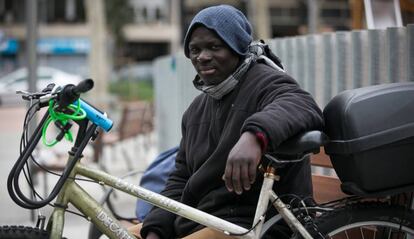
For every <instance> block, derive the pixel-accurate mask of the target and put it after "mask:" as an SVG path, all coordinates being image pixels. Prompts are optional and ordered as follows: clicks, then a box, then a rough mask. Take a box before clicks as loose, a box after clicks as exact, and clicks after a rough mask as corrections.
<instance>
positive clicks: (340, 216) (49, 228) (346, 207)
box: [0, 80, 414, 239]
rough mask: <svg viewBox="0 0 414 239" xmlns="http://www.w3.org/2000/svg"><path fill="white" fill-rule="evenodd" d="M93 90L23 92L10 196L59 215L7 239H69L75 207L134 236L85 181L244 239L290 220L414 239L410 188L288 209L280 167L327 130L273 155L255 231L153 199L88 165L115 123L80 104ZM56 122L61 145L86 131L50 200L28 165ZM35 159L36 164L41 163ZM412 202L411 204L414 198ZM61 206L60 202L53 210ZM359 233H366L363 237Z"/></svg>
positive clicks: (317, 230) (315, 148) (108, 229)
mask: <svg viewBox="0 0 414 239" xmlns="http://www.w3.org/2000/svg"><path fill="white" fill-rule="evenodd" d="M92 87H93V81H92V80H85V81H82V82H81V83H80V84H79V85H77V86H74V85H67V86H65V87H63V88H62V87H60V88H59V87H53V86H48V87H47V88H46V89H44V90H43V91H42V92H39V93H27V92H25V93H23V99H25V100H29V101H31V102H32V104H31V107H30V108H29V109H28V114H27V115H26V119H25V121H24V122H25V123H24V132H23V134H22V143H21V150H20V151H21V154H20V157H19V158H18V160H17V161H16V164H15V165H14V166H13V168H12V170H11V172H10V174H9V177H8V182H7V184H8V191H9V194H10V196H11V198H12V199H13V201H14V202H15V203H16V204H18V205H19V206H21V207H23V208H26V209H37V208H41V207H44V206H46V205H48V204H49V205H51V206H53V207H54V210H53V212H52V214H51V215H50V218H49V221H48V222H47V225H46V226H45V222H46V219H45V217H44V216H39V218H38V222H37V225H36V227H35V228H33V227H18V226H1V227H0V238H35V239H37V238H53V239H55V238H62V233H63V228H64V214H65V212H67V211H68V210H67V207H68V204H69V203H70V204H72V205H73V206H75V208H77V209H78V210H79V211H80V212H81V214H82V215H83V216H84V217H86V218H87V219H88V220H89V221H91V223H93V224H95V225H96V227H97V228H98V229H99V230H100V231H101V232H102V233H103V234H105V235H107V236H108V237H109V238H134V237H133V236H132V235H131V234H130V233H129V232H128V231H127V230H126V229H125V228H122V227H121V224H120V222H119V221H118V220H117V219H116V218H114V217H113V216H112V214H111V212H110V211H108V210H107V209H105V208H103V207H102V206H101V205H100V204H99V203H98V202H97V201H96V200H95V199H94V198H92V197H91V196H90V195H89V194H88V193H87V192H86V191H85V190H83V189H82V188H81V187H80V186H79V185H78V184H77V183H76V181H77V180H81V179H80V178H79V176H82V177H84V178H87V179H89V180H91V181H94V182H97V183H99V184H101V185H105V186H108V187H110V188H114V189H116V190H119V191H122V192H125V193H127V194H130V195H131V196H134V197H137V198H140V199H142V200H145V201H147V202H149V203H151V204H153V205H154V206H157V207H160V208H163V209H165V210H168V211H170V212H172V213H175V214H177V215H180V216H183V217H185V218H188V219H190V220H193V221H195V222H198V223H200V224H202V225H205V226H207V227H211V228H213V229H216V230H219V231H222V232H224V233H226V234H228V235H232V236H237V237H239V238H259V237H261V236H263V235H264V234H265V233H266V232H267V231H268V230H269V229H270V228H271V227H272V226H273V225H274V224H275V223H277V222H279V221H284V222H286V224H287V225H288V226H289V227H290V229H291V230H292V233H291V238H325V237H330V238H344V236H345V237H346V238H349V236H352V238H365V236H366V235H367V234H370V235H375V236H377V235H381V236H384V235H388V238H400V237H399V236H401V235H402V236H403V238H412V237H413V235H414V212H413V211H412V210H411V209H410V208H409V206H407V205H409V204H405V205H406V206H405V207H404V206H399V205H392V204H390V201H391V200H393V198H392V197H390V196H391V195H395V194H401V193H402V192H404V191H405V190H407V188H410V189H412V187H401V186H398V187H395V188H394V189H393V190H392V191H389V190H379V191H376V192H375V193H366V191H363V190H362V189H361V188H360V187H358V185H353V186H352V185H351V186H349V187H348V188H347V191H348V192H352V191H353V192H357V193H355V194H356V195H358V190H360V191H361V192H363V193H362V194H361V195H362V196H351V197H346V198H344V199H341V200H337V201H333V202H329V203H327V204H323V205H306V204H305V203H304V199H298V201H296V202H292V201H291V202H289V203H285V202H283V200H282V199H283V198H282V197H279V196H278V195H276V194H275V192H274V191H273V190H272V186H273V182H274V180H277V177H278V176H277V173H276V172H277V168H278V167H279V166H280V165H283V164H286V163H295V162H298V161H301V160H306V159H307V158H308V156H309V155H310V154H313V153H318V152H319V150H320V147H321V146H323V145H325V144H328V143H332V142H333V141H332V139H328V137H327V136H326V135H325V134H324V133H323V132H320V131H310V132H303V133H301V134H299V135H297V136H294V137H292V138H291V139H288V140H287V141H285V142H283V143H282V144H281V145H280V146H279V148H278V150H277V153H274V154H272V155H270V154H269V155H266V157H267V161H268V162H267V164H266V165H265V166H264V167H262V168H261V171H262V173H263V174H264V181H263V185H262V190H261V192H260V196H259V201H258V204H257V210H256V213H255V216H254V220H253V225H252V227H251V228H249V229H246V228H243V227H240V226H238V225H236V224H233V223H230V222H227V221H225V220H223V219H220V218H217V217H215V216H212V215H210V214H208V213H205V212H202V211H200V210H198V209H195V208H192V207H189V206H187V205H184V204H182V203H180V202H177V201H174V200H171V199H169V198H167V197H164V196H162V195H159V194H157V193H153V192H151V191H148V190H146V189H143V188H141V187H139V186H136V185H134V184H131V183H129V182H127V181H124V180H123V179H121V178H118V177H114V176H112V175H110V174H108V173H106V172H103V171H100V170H97V169H93V168H89V167H86V166H85V165H83V164H82V163H81V162H80V160H81V158H82V151H83V149H84V148H85V147H86V145H87V144H88V142H89V141H90V140H93V139H94V138H96V137H97V135H98V133H99V130H98V128H102V129H103V130H105V131H109V130H110V129H111V127H112V124H113V123H112V121H111V120H110V119H109V118H108V117H107V115H106V114H105V113H103V112H101V111H99V110H97V109H96V108H95V107H93V106H92V105H91V104H89V103H88V102H86V101H84V100H82V99H81V98H80V94H81V93H84V92H87V91H89V90H90V89H92ZM412 88H414V84H413V87H412ZM45 107H49V109H48V111H46V112H45V114H44V116H43V118H42V120H41V121H40V123H39V125H38V126H37V128H36V129H35V131H34V133H33V135H32V136H31V137H30V139H29V140H27V125H28V122H29V121H30V119H31V118H32V116H33V115H34V114H35V113H36V112H38V111H39V110H40V109H42V108H45ZM51 118H55V119H59V118H60V120H57V121H56V122H55V124H56V125H57V126H58V128H59V129H60V133H59V134H58V136H57V140H56V141H59V140H60V139H62V138H63V137H68V138H70V137H71V136H70V133H69V129H70V127H71V125H72V123H73V122H75V123H76V124H77V125H78V132H77V135H76V140H75V143H74V146H73V147H72V148H71V150H70V151H69V159H68V162H67V165H66V167H65V170H64V171H63V173H62V175H61V176H60V178H59V180H58V182H57V183H56V185H55V186H54V188H53V190H52V192H51V193H50V194H49V196H48V197H46V198H42V197H40V195H38V194H37V193H36V191H35V190H34V188H33V184H32V181H31V180H30V170H28V169H27V168H26V169H24V167H25V165H26V164H27V161H28V159H30V158H31V154H32V151H33V150H34V148H35V147H36V145H37V144H38V142H39V140H40V139H41V138H42V135H44V133H42V132H44V127H45V125H46V126H47V125H48V124H50V122H51ZM70 122H72V123H70ZM32 160H33V161H34V162H35V160H34V159H32ZM334 167H335V169H336V170H337V169H339V168H338V165H335V164H334ZM22 171H23V172H24V174H25V175H26V177H27V181H28V183H29V185H30V186H31V187H32V188H33V194H34V197H35V199H31V198H28V197H27V196H26V195H24V194H23V193H22V191H21V190H20V187H19V177H20V175H21V172H22ZM339 176H340V177H341V175H339ZM82 179H83V178H82ZM354 189H358V190H354ZM364 193H366V194H364ZM378 196H382V198H380V199H376V198H375V199H374V200H370V199H369V197H378ZM384 196H385V197H384ZM36 198H38V199H39V200H36ZM409 199H410V200H411V199H412V197H410V198H409ZM53 200H55V202H54V203H53V204H51V202H52V201H53ZM270 205H272V206H274V207H275V208H276V210H277V211H278V212H279V214H277V215H275V216H273V217H272V218H270V219H268V220H267V221H265V219H266V218H265V216H266V212H267V211H268V208H269V206H270ZM354 233H359V234H360V235H359V236H358V237H356V236H354ZM396 236H397V237H396Z"/></svg>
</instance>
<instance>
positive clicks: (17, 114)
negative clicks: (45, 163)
mask: <svg viewBox="0 0 414 239" xmlns="http://www.w3.org/2000/svg"><path fill="white" fill-rule="evenodd" d="M24 114H25V108H23V107H20V108H18V107H14V108H0V159H1V160H0V191H1V194H0V212H1V213H0V225H16V224H19V225H31V226H34V225H35V222H31V220H30V215H31V214H30V211H29V210H26V209H23V208H20V207H19V206H17V205H15V203H14V202H13V201H12V200H11V198H10V196H9V195H8V192H7V183H6V182H7V176H8V174H9V171H10V169H11V167H12V166H13V163H14V162H15V161H16V159H17V157H18V148H19V140H20V134H21V131H22V130H21V127H22V122H23V119H24ZM138 141H139V140H138ZM153 145H154V144H153ZM124 147H126V149H127V151H128V152H136V151H137V150H136V147H137V146H136V144H135V143H134V142H133V141H130V142H126V143H125V145H124ZM117 153H118V154H119V152H117ZM156 154H157V153H156V152H155V148H154V147H151V148H149V149H147V150H146V152H145V153H143V154H140V155H134V157H133V158H137V162H139V163H137V164H136V167H138V168H140V169H142V170H143V169H145V167H146V166H147V165H148V163H149V162H150V161H151V160H152V159H153V158H154V157H155V155H156ZM107 155H109V154H108V153H105V151H104V163H105V164H106V166H107V167H108V166H109V168H110V173H111V174H114V175H116V176H121V175H123V174H125V173H126V172H127V171H128V170H127V169H126V165H125V162H124V161H123V160H122V159H120V160H118V161H117V162H111V160H110V159H109V158H108V157H106V156H107ZM119 155H120V154H119ZM131 156H132V155H131ZM87 157H88V156H87V155H86V158H87ZM121 157H122V156H121V155H120V156H119V157H118V158H121ZM138 158H139V159H138ZM85 160H87V159H85ZM89 165H90V166H92V167H97V165H96V164H92V163H90V164H89ZM56 180H57V177H56V176H53V175H47V181H48V190H49V191H50V190H51V189H52V187H53V186H54V182H56ZM130 181H131V182H134V183H138V181H139V178H137V177H136V178H132V179H130ZM43 182H44V177H43V176H42V175H40V177H39V182H38V190H39V191H40V192H43V186H44V184H43ZM79 184H80V185H81V186H83V187H84V188H85V190H86V191H87V192H88V193H90V194H91V195H92V196H93V197H94V198H95V199H97V200H99V199H100V198H101V197H102V195H103V193H104V192H103V189H102V187H101V186H99V185H97V184H92V183H89V182H79ZM20 185H21V186H22V188H24V189H27V187H24V186H25V182H23V181H22V182H21V183H20ZM27 195H28V194H27ZM116 196H117V197H116V199H115V200H116V202H117V206H119V207H118V209H119V212H121V213H122V215H125V216H133V215H134V210H135V199H134V198H132V197H131V196H129V195H127V194H125V193H122V192H118V193H117V194H116ZM42 211H43V214H44V215H46V216H48V213H50V211H51V208H50V207H48V208H46V209H43V210H42ZM88 228H89V223H88V221H87V220H85V219H83V218H80V217H79V216H75V215H72V214H69V213H68V214H66V217H65V230H64V236H65V237H67V238H68V239H86V238H87V233H88Z"/></svg>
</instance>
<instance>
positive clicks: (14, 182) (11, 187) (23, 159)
mask: <svg viewBox="0 0 414 239" xmlns="http://www.w3.org/2000/svg"><path fill="white" fill-rule="evenodd" d="M93 85H94V83H93V80H91V79H87V80H84V81H82V82H80V83H79V84H78V85H72V84H70V85H66V86H64V87H63V89H61V90H58V91H56V92H51V90H49V91H48V93H46V92H44V93H42V94H38V93H34V94H25V95H24V96H28V97H27V98H28V99H37V100H38V104H39V107H38V108H37V110H39V109H40V108H42V107H44V106H46V105H47V102H48V101H49V100H52V99H54V100H56V103H57V104H56V105H57V110H62V111H64V110H66V108H67V106H68V105H70V104H73V103H75V104H78V103H79V104H80V105H81V108H82V109H83V110H84V111H85V112H86V117H87V119H88V120H89V121H90V122H92V123H93V124H92V125H90V126H88V123H87V122H88V121H87V120H86V121H85V120H82V121H80V127H79V131H78V136H77V141H78V139H79V144H77V143H75V146H74V147H73V148H72V150H71V153H73V154H72V156H73V158H74V159H75V160H71V162H70V163H68V166H67V168H66V169H65V170H64V172H63V175H62V176H61V177H60V178H59V180H58V182H57V183H56V185H55V187H54V188H53V190H52V192H51V193H50V195H49V196H48V197H46V198H45V199H42V200H40V201H36V200H32V199H29V198H27V197H26V196H25V195H24V193H23V192H22V191H21V190H20V187H19V176H20V174H21V171H22V169H23V167H24V165H25V164H26V163H27V160H28V159H29V157H31V154H32V151H33V150H34V148H35V147H36V145H37V143H38V142H39V139H40V137H41V129H42V127H43V125H44V124H45V122H46V120H47V118H48V117H49V114H48V113H49V112H48V111H47V112H46V113H45V115H44V117H43V119H42V121H41V122H40V124H39V125H38V127H37V128H36V130H35V132H34V134H33V135H32V137H31V138H30V140H29V142H28V143H29V144H28V145H26V147H25V148H24V150H23V152H21V155H20V156H19V158H18V160H17V161H16V163H15V165H14V166H13V168H12V170H11V172H10V174H9V177H8V180H7V188H8V191H9V195H10V196H11V198H12V199H13V201H14V202H16V203H17V204H18V205H19V206H21V207H24V208H28V209H36V208H40V207H43V206H45V205H46V204H48V203H49V202H51V201H52V200H53V199H54V198H55V197H56V196H57V194H58V193H59V191H60V189H61V188H62V186H63V184H64V182H65V181H66V179H67V178H68V177H69V174H70V172H71V171H72V169H73V167H74V166H75V164H76V162H77V160H78V159H80V158H81V155H82V151H83V149H84V148H85V147H86V145H87V144H88V142H89V140H90V139H91V138H92V137H93V136H94V135H95V132H96V128H97V126H99V127H101V128H103V129H104V130H105V131H109V130H110V129H111V127H112V124H113V123H112V121H111V120H110V119H109V118H107V117H106V114H105V113H103V112H100V111H99V110H98V109H96V108H94V107H93V106H92V105H90V104H89V103H86V102H85V101H83V100H82V99H80V98H79V97H80V94H81V93H85V92H87V91H89V90H91V89H92V88H93ZM80 135H81V136H80Z"/></svg>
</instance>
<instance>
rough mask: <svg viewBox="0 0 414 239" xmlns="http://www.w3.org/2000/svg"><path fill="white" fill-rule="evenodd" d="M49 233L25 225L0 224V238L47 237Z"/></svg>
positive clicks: (24, 238) (25, 238) (37, 238)
mask: <svg viewBox="0 0 414 239" xmlns="http://www.w3.org/2000/svg"><path fill="white" fill-rule="evenodd" d="M48 238H49V233H48V232H47V231H45V230H40V229H39V228H33V227H25V226H0V239H48Z"/></svg>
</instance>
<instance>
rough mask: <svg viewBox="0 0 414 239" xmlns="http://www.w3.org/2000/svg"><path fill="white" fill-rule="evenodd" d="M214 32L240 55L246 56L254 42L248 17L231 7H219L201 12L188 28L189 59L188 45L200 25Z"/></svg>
mask: <svg viewBox="0 0 414 239" xmlns="http://www.w3.org/2000/svg"><path fill="white" fill-rule="evenodd" d="M200 24H201V25H203V26H205V27H207V28H208V29H210V30H214V31H215V32H216V33H217V34H218V35H219V36H220V38H221V39H222V40H223V41H224V42H226V44H227V45H228V46H229V47H230V48H231V49H233V51H235V52H236V53H237V54H239V55H242V56H243V55H246V53H247V49H248V46H249V44H250V43H251V42H252V27H251V25H250V23H249V21H248V20H247V18H246V16H245V15H244V14H243V13H242V12H241V11H239V10H237V9H236V8H234V7H232V6H229V5H218V6H213V7H208V8H205V9H203V10H201V11H200V12H199V13H197V15H195V17H194V18H193V20H192V21H191V24H190V26H189V27H188V30H187V33H186V34H185V38H184V54H185V56H186V57H189V53H190V52H189V49H188V44H189V42H190V38H191V34H192V31H193V30H194V28H195V27H197V26H198V25H200Z"/></svg>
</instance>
